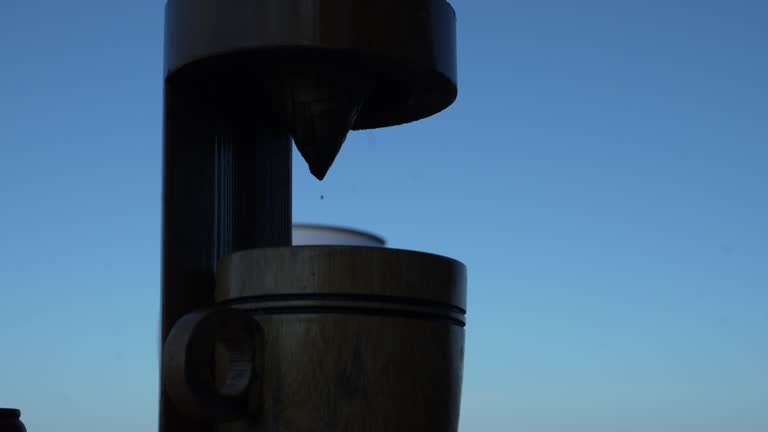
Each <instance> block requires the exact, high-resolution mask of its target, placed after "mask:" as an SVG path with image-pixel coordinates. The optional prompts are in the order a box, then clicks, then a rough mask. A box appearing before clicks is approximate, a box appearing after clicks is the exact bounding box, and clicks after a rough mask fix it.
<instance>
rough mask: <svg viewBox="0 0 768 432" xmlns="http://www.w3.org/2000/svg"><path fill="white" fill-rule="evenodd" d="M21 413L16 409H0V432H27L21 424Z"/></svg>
mask: <svg viewBox="0 0 768 432" xmlns="http://www.w3.org/2000/svg"><path fill="white" fill-rule="evenodd" d="M20 418H21V411H19V410H17V409H9V408H0V432H27V428H25V427H24V423H22V422H21V420H20Z"/></svg>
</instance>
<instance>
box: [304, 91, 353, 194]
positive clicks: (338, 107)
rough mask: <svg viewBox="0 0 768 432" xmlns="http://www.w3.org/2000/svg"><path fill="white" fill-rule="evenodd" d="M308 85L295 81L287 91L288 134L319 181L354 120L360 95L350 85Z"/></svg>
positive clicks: (333, 158)
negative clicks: (289, 101)
mask: <svg viewBox="0 0 768 432" xmlns="http://www.w3.org/2000/svg"><path fill="white" fill-rule="evenodd" d="M311 84H314V85H307V84H306V83H304V84H298V85H296V84H295V85H294V87H293V88H292V90H291V93H292V106H293V110H292V111H293V122H292V125H291V131H292V132H291V136H292V138H293V142H294V143H295V144H296V148H298V149H299V152H300V153H301V155H302V156H303V157H304V160H305V161H306V162H307V165H308V166H309V171H310V172H311V173H312V175H314V176H315V177H317V179H318V180H322V179H323V178H325V175H326V174H327V173H328V170H329V169H330V168H331V165H333V162H334V161H335V160H336V156H337V155H338V154H339V150H341V146H342V145H343V144H344V141H345V140H346V139H347V134H348V133H349V131H350V130H351V129H352V126H353V125H354V124H355V121H356V120H357V116H358V114H359V113H360V109H361V107H362V105H363V96H362V92H360V91H358V90H357V89H356V88H355V87H354V86H352V85H344V86H334V85H331V86H329V85H327V84H326V83H319V82H318V81H316V80H314V81H312V82H311ZM318 84H319V85H318Z"/></svg>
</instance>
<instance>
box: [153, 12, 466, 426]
mask: <svg viewBox="0 0 768 432" xmlns="http://www.w3.org/2000/svg"><path fill="white" fill-rule="evenodd" d="M455 26H456V17H455V14H454V11H453V9H452V8H451V6H450V5H449V4H448V3H447V2H446V1H445V0H388V1H380V0H167V2H166V27H165V89H164V92H165V93H164V98H165V109H164V139H163V141H164V173H163V176H164V177H163V254H162V272H163V280H162V292H163V297H162V340H163V349H162V350H163V356H162V371H161V381H162V383H161V386H162V390H161V401H160V431H161V432H212V431H214V430H216V431H223V432H245V431H254V432H256V431H264V432H309V431H312V432H316V431H350V432H353V431H354V432H390V431H391V432H395V431H398V432H417V431H418V432H432V431H434V432H456V430H457V428H458V418H459V406H460V399H461V382H462V367H463V355H464V324H465V308H466V272H465V268H464V266H463V265H462V264H461V263H459V262H458V261H455V260H452V259H449V258H445V257H441V256H437V255H432V254H428V253H421V252H413V251H404V250H395V249H388V248H383V247H350V246H301V247H291V246H290V245H291V147H292V144H291V142H292V141H293V143H295V144H296V147H297V148H298V150H299V151H300V152H301V154H302V156H303V157H304V159H305V160H306V162H307V164H308V166H309V169H310V171H311V172H312V173H313V174H314V175H315V176H316V177H317V178H318V179H320V180H322V178H323V177H324V176H325V175H326V173H327V171H328V169H329V168H330V166H331V164H332V163H333V160H334V158H335V157H336V154H337V153H338V152H339V150H340V148H341V145H342V144H343V142H344V140H345V138H346V136H347V133H348V132H349V131H350V130H356V129H370V128H378V127H385V126H394V125H398V124H402V123H407V122H412V121H416V120H419V119H422V118H425V117H428V116H430V115H432V114H435V113H437V112H439V111H441V110H443V109H444V108H446V107H448V106H449V105H450V104H451V103H452V102H453V101H454V99H455V98H456V92H457V88H456V47H455V39H456V34H455Z"/></svg>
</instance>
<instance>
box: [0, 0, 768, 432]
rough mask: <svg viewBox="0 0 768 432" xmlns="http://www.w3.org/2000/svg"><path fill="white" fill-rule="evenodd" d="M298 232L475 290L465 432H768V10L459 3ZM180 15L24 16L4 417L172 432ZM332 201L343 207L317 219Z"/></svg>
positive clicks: (13, 24) (8, 111)
mask: <svg viewBox="0 0 768 432" xmlns="http://www.w3.org/2000/svg"><path fill="white" fill-rule="evenodd" d="M453 4H454V7H455V8H456V11H457V14H458V17H459V21H458V29H459V33H458V37H459V44H458V48H459V74H460V95H459V99H458V101H457V102H456V103H455V104H454V106H452V107H451V108H450V109H448V110H447V111H445V112H443V113H441V114H439V115H437V116H435V117H433V118H430V119H428V120H425V121H422V122H418V123H414V124H409V125H406V126H402V127H398V128H390V129H383V130H375V131H363V132H355V133H353V134H351V135H350V137H349V141H348V142H347V144H346V145H345V147H344V148H343V149H342V152H341V154H340V156H339V158H338V159H337V162H336V164H335V166H334V167H333V168H332V169H331V171H330V173H329V175H328V177H327V178H326V180H325V181H323V182H322V183H321V182H318V181H316V180H315V179H314V178H313V177H312V176H311V175H310V174H309V172H308V171H307V170H306V168H305V166H304V163H303V161H302V160H301V159H300V157H299V156H298V152H294V168H295V169H294V186H293V187H294V219H295V220H296V221H301V222H315V223H332V224H340V225H348V226H353V227H359V228H364V229H367V230H370V231H374V232H377V233H379V234H382V235H383V236H385V237H386V238H387V239H388V240H389V244H390V246H393V247H399V248H408V249H417V250H424V251H430V252H436V253H440V254H445V255H448V256H451V257H455V258H458V259H460V260H462V261H464V262H465V263H466V264H467V266H468V267H469V272H470V274H469V282H470V285H469V317H468V320H469V325H468V327H467V337H468V339H467V351H466V365H465V366H466V367H465V381H464V399H463V411H462V425H461V430H462V431H465V432H469V431H479V430H484V431H509V430H517V431H524V432H560V431H568V432H579V431H589V432H639V431H654V432H664V431H670V432H671V431H675V432H720V431H723V432H725V431H728V432H758V431H765V430H768V410H766V409H765V407H766V406H768V343H766V334H768V223H767V222H766V221H768V200H767V199H766V198H767V194H766V187H767V186H768V169H767V168H766V166H767V165H768V79H766V77H768V59H767V56H766V53H768V25H766V22H768V2H764V1H758V0H755V1H747V0H730V1H722V0H721V1H707V0H698V1H682V0H665V1H661V0H647V1H643V2H640V1H597V0H584V1H578V2H576V1H572V0H568V1H566V0H559V1H558V0H537V1H532V0H531V1H511V2H510V1H496V0H488V1H484V2H477V1H474V2H470V1H466V0H462V1H455V2H454V3H453ZM162 25H163V2H161V1H160V0H153V1H149V0H134V1H131V2H104V1H95V0H70V1H66V2H61V1H50V0H48V1H42V0H37V1H36V0H25V1H22V0H3V2H2V3H1V4H0V227H1V228H0V275H2V283H0V287H1V288H0V340H2V341H3V348H2V349H1V350H0V406H14V407H19V408H21V409H22V410H23V413H24V414H23V416H24V419H25V421H26V423H27V425H28V426H29V428H30V430H82V431H86V432H88V431H97V430H99V431H102V430H111V431H116V432H122V431H132V432H133V431H136V430H155V428H156V417H157V391H158V388H157V381H158V373H157V367H158V319H159V307H160V306H159V295H160V205H161V202H160V184H161V172H160V166H161V165H160V163H161V125H162V118H161V108H162ZM321 197H322V198H321Z"/></svg>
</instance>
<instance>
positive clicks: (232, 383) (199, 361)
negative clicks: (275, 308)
mask: <svg viewBox="0 0 768 432" xmlns="http://www.w3.org/2000/svg"><path fill="white" fill-rule="evenodd" d="M263 334H264V333H263V331H262V328H261V326H260V325H259V323H258V322H257V321H256V320H255V319H253V318H252V317H251V316H250V314H248V313H246V312H244V311H241V310H238V309H232V308H217V309H206V310H201V311H196V312H192V313H189V314H187V315H184V316H183V317H181V319H179V320H178V321H177V322H176V324H174V326H173V328H172V329H171V332H170V333H169V334H168V337H167V338H166V340H165V344H164V346H163V364H162V372H163V384H164V387H165V391H166V392H167V393H168V395H169V397H170V399H171V401H172V402H173V404H174V405H175V406H176V407H177V408H178V409H179V410H180V411H181V412H182V413H183V414H185V415H187V416H190V417H192V418H197V419H202V420H207V421H210V422H212V423H224V422H229V421H233V420H237V419H240V418H242V417H246V416H250V417H253V416H255V415H257V414H258V408H259V406H260V405H261V404H260V402H261V397H260V396H261V372H262V371H263V353H264V336H263Z"/></svg>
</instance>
